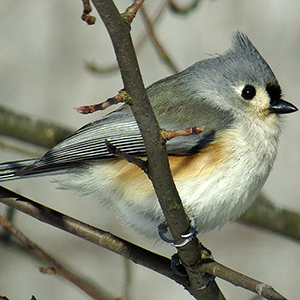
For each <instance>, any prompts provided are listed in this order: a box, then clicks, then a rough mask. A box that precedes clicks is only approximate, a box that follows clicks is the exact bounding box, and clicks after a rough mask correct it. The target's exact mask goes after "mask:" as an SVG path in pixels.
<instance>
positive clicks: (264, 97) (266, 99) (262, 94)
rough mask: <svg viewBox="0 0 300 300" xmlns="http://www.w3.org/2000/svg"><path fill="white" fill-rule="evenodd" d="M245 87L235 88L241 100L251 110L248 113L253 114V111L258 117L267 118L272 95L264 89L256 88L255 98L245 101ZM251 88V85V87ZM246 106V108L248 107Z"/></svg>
mask: <svg viewBox="0 0 300 300" xmlns="http://www.w3.org/2000/svg"><path fill="white" fill-rule="evenodd" d="M245 86H246V84H245V85H239V86H237V87H236V88H235V91H236V93H237V94H238V96H239V98H240V100H241V101H242V102H244V103H246V104H247V106H248V107H249V110H247V112H249V113H251V111H252V112H253V113H256V114H257V115H258V116H259V115H261V116H264V117H266V116H267V115H269V107H270V101H271V99H270V95H269V94H268V92H267V90H266V89H265V88H262V87H256V86H254V88H255V91H256V93H255V96H254V97H253V98H252V99H249V100H247V99H244V98H243V97H242V92H243V90H244V88H245ZM249 86H250V85H249ZM247 106H245V107H247Z"/></svg>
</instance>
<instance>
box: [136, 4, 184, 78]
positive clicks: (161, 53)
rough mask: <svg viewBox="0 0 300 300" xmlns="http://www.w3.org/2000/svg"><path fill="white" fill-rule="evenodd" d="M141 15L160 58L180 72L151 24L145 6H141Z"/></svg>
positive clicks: (174, 70) (173, 69)
mask: <svg viewBox="0 0 300 300" xmlns="http://www.w3.org/2000/svg"><path fill="white" fill-rule="evenodd" d="M141 15H142V17H143V20H144V22H145V26H146V30H147V33H148V36H149V38H150V40H151V42H152V44H153V46H154V48H155V50H156V52H157V54H158V56H159V57H160V59H161V60H162V61H163V62H164V63H165V64H166V65H167V67H168V68H169V69H170V70H171V72H173V73H178V71H179V70H178V68H177V67H176V66H175V64H174V63H173V61H172V59H171V57H170V54H168V53H167V51H166V50H165V49H164V47H163V46H162V44H161V42H160V41H159V40H158V38H157V36H156V34H155V32H154V28H153V26H152V24H151V21H150V18H149V17H148V14H147V13H146V10H145V8H144V7H141Z"/></svg>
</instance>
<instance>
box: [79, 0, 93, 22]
mask: <svg viewBox="0 0 300 300" xmlns="http://www.w3.org/2000/svg"><path fill="white" fill-rule="evenodd" d="M82 3H83V13H82V15H81V20H83V21H85V22H86V23H87V24H88V25H94V24H95V22H96V18H95V17H94V16H91V15H90V12H91V11H92V6H91V4H90V0H82Z"/></svg>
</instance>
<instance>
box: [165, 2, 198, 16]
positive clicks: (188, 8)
mask: <svg viewBox="0 0 300 300" xmlns="http://www.w3.org/2000/svg"><path fill="white" fill-rule="evenodd" d="M200 2H201V0H192V2H191V4H189V5H187V6H185V7H180V6H179V4H177V3H175V1H174V0H168V4H169V7H170V9H171V11H173V12H174V13H176V14H180V15H187V14H189V13H190V12H192V11H193V10H195V9H196V8H197V6H198V4H199V3H200Z"/></svg>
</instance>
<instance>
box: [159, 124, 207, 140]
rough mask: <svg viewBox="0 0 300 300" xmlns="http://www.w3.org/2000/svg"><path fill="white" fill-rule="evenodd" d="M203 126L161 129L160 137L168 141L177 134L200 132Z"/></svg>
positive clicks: (187, 134)
mask: <svg viewBox="0 0 300 300" xmlns="http://www.w3.org/2000/svg"><path fill="white" fill-rule="evenodd" d="M204 128H205V127H204V126H201V127H200V126H195V127H189V128H187V129H178V130H165V129H163V130H162V131H161V135H162V138H163V139H164V140H166V141H169V140H171V139H173V138H175V137H178V136H189V135H192V134H200V133H201V132H202V131H203V130H204Z"/></svg>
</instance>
